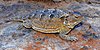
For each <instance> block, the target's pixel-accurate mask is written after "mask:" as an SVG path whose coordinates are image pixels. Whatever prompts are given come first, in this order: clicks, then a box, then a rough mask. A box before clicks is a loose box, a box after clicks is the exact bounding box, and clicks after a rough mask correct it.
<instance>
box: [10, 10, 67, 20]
mask: <svg viewBox="0 0 100 50" xmlns="http://www.w3.org/2000/svg"><path fill="white" fill-rule="evenodd" d="M63 14H66V12H64V11H63V10H60V9H42V10H34V11H33V12H32V13H30V14H27V15H26V16H22V17H17V16H16V17H14V18H11V19H18V20H23V19H28V18H29V19H31V18H40V19H45V18H46V19H51V18H54V17H55V18H61V16H62V15H63Z"/></svg>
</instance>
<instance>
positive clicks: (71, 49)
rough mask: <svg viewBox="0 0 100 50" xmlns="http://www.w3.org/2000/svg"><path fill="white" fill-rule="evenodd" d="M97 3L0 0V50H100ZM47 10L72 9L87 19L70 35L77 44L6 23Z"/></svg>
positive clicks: (17, 23) (56, 36) (99, 16)
mask: <svg viewBox="0 0 100 50" xmlns="http://www.w3.org/2000/svg"><path fill="white" fill-rule="evenodd" d="M95 1H98V3H96V2H93V1H92V2H93V3H86V2H81V3H79V2H75V1H73V2H65V1H61V2H52V1H51V0H49V1H47V0H34V1H32V0H21V1H19V0H0V50H100V23H99V22H100V4H99V2H100V1H99V0H95ZM48 8H58V9H62V10H65V11H66V10H70V11H71V12H75V13H80V14H81V16H84V18H85V19H84V20H83V22H82V23H80V24H79V25H78V27H76V28H75V29H74V30H72V31H71V33H70V34H71V35H75V36H76V37H77V38H78V41H73V42H71V41H65V40H62V39H61V38H60V37H59V36H58V34H44V33H41V32H37V31H35V30H33V29H27V28H24V27H23V26H22V23H20V22H13V21H7V20H9V18H12V17H20V16H26V15H27V14H30V13H31V12H33V11H34V10H40V9H48Z"/></svg>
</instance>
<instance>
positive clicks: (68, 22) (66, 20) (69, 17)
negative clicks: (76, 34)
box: [62, 14, 83, 29]
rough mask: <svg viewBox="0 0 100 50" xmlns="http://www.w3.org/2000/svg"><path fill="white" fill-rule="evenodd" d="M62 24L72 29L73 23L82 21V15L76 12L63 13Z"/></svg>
mask: <svg viewBox="0 0 100 50" xmlns="http://www.w3.org/2000/svg"><path fill="white" fill-rule="evenodd" d="M62 19H63V24H64V25H65V26H66V27H67V28H69V29H73V28H74V26H75V25H77V24H79V23H80V22H82V20H83V17H82V16H80V15H77V14H65V15H63V16H62Z"/></svg>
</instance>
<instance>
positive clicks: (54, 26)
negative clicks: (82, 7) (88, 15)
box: [11, 9, 83, 41]
mask: <svg viewBox="0 0 100 50" xmlns="http://www.w3.org/2000/svg"><path fill="white" fill-rule="evenodd" d="M13 19H14V20H15V21H22V23H23V26H25V27H26V28H33V29H34V30H36V31H39V32H43V33H59V36H60V37H61V38H62V39H65V40H70V41H76V40H78V38H76V37H75V36H71V35H67V34H68V33H70V31H71V30H72V29H73V28H74V27H75V26H76V25H77V24H79V23H80V22H81V21H82V20H83V17H82V16H80V15H78V14H73V13H68V12H66V11H63V10H60V9H44V10H36V11H33V12H32V13H31V14H30V15H27V16H25V17H21V18H13ZM11 20H12V19H11Z"/></svg>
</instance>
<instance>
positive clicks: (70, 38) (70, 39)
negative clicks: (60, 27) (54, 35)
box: [59, 31, 78, 41]
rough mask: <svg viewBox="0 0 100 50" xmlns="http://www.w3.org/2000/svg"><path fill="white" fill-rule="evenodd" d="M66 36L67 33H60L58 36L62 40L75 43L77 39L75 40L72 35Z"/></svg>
mask: <svg viewBox="0 0 100 50" xmlns="http://www.w3.org/2000/svg"><path fill="white" fill-rule="evenodd" d="M66 34H68V32H67V31H62V32H60V34H59V36H60V37H61V38H62V39H64V40H68V41H77V40H78V38H76V37H75V36H74V35H66Z"/></svg>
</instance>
